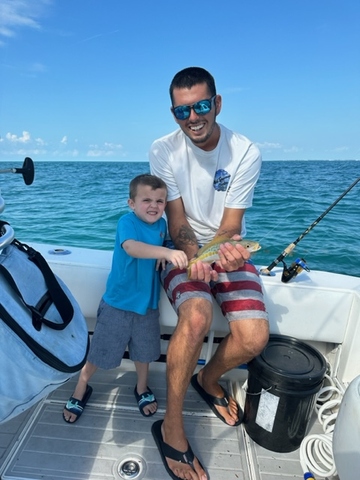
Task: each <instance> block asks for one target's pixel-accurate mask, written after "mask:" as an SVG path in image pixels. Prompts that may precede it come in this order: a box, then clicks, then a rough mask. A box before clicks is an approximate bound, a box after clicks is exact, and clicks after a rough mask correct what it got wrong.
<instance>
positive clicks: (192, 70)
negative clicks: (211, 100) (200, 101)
mask: <svg viewBox="0 0 360 480" xmlns="http://www.w3.org/2000/svg"><path fill="white" fill-rule="evenodd" d="M201 83H206V85H207V87H208V89H209V93H210V96H211V97H213V96H214V95H216V86H215V80H214V77H213V76H212V75H211V73H209V72H208V71H207V70H205V68H201V67H188V68H184V69H183V70H180V72H178V73H177V74H176V75H175V77H174V78H173V79H172V82H171V84H170V89H169V92H170V98H171V103H173V91H174V88H188V89H190V88H192V87H194V86H195V85H199V84H201Z"/></svg>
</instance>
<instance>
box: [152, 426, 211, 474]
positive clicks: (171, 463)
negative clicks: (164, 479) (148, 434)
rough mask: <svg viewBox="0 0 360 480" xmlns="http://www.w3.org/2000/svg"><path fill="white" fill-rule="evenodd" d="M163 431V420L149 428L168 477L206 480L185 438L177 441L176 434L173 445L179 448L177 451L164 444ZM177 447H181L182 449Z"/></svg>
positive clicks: (203, 471)
mask: <svg viewBox="0 0 360 480" xmlns="http://www.w3.org/2000/svg"><path fill="white" fill-rule="evenodd" d="M165 430H166V428H165V425H164V421H163V420H158V421H157V422H155V423H154V424H153V426H152V428H151V431H152V434H153V437H154V440H155V442H156V445H157V447H158V449H159V453H160V455H161V459H162V461H163V464H164V467H165V469H166V471H167V472H168V474H169V475H170V477H171V478H173V479H179V480H208V477H207V475H206V473H205V470H204V469H203V467H202V465H201V464H200V462H199V460H198V459H197V458H196V457H195V456H194V454H193V451H192V450H191V447H190V445H189V443H188V441H187V440H186V438H185V437H184V438H183V439H182V440H179V432H177V438H176V442H175V444H176V445H177V448H180V450H178V449H177V448H174V447H172V446H171V445H170V444H169V443H167V442H165V436H166V433H165ZM170 437H171V435H170V434H169V435H168V436H166V438H167V441H168V442H171V439H170ZM179 445H183V448H181V447H179Z"/></svg>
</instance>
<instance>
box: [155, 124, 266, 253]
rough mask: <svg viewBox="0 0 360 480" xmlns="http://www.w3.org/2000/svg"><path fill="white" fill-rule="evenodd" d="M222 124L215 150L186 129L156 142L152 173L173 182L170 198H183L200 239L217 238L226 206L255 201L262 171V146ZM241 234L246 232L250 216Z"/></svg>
mask: <svg viewBox="0 0 360 480" xmlns="http://www.w3.org/2000/svg"><path fill="white" fill-rule="evenodd" d="M219 126H220V139H219V142H218V144H217V146H216V148H215V149H214V150H212V151H210V152H207V151H204V150H202V149H201V148H199V147H197V146H196V145H195V144H194V143H193V142H192V141H191V140H190V139H189V138H188V137H187V136H186V135H185V134H184V132H183V131H182V130H181V129H178V130H176V131H175V132H173V133H170V134H169V135H166V136H164V137H162V138H160V139H158V140H155V142H154V143H153V144H152V146H151V149H150V153H149V160H150V168H151V173H152V174H154V175H157V176H158V177H160V178H162V179H163V180H164V182H165V183H166V184H167V187H168V201H171V200H176V199H177V198H180V197H181V198H182V201H183V204H184V208H185V214H186V217H187V220H188V222H189V224H190V226H191V227H192V229H193V230H194V233H195V235H196V237H197V239H198V242H199V243H200V244H204V243H206V242H209V241H210V240H212V239H213V238H214V235H215V233H216V232H217V230H218V229H219V226H220V223H221V219H222V217H223V213H224V208H225V207H227V208H242V209H246V208H249V207H251V205H252V200H253V194H254V188H255V185H256V182H257V180H258V178H259V175H260V168H261V161H262V160H261V154H260V151H259V149H258V148H257V147H256V145H254V144H253V143H252V142H250V140H248V139H247V138H246V137H244V136H243V135H240V134H238V133H234V132H232V131H231V130H229V129H228V128H226V127H224V126H223V125H219ZM239 233H240V234H241V236H242V237H244V236H245V234H246V228H245V217H244V219H243V225H242V230H241V232H239Z"/></svg>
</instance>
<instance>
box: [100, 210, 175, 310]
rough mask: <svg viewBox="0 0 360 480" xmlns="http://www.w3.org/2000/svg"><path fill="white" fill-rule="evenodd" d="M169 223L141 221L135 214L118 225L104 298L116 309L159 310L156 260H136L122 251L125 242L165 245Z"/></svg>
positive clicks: (131, 214) (127, 216) (158, 281)
mask: <svg viewBox="0 0 360 480" xmlns="http://www.w3.org/2000/svg"><path fill="white" fill-rule="evenodd" d="M165 235H166V221H165V219H164V218H160V219H159V220H158V221H157V222H155V223H153V224H151V225H150V224H148V223H145V222H143V221H142V220H140V219H139V218H138V217H137V216H136V215H135V213H134V212H131V213H128V214H126V215H123V216H122V217H121V218H120V220H119V222H118V225H117V229H116V238H115V247H114V253H113V259H112V266H111V271H110V274H109V277H108V280H107V284H106V291H105V293H104V295H103V299H104V300H105V302H106V303H108V304H109V305H111V306H112V307H115V308H119V309H121V310H128V311H131V312H136V313H139V314H140V315H145V313H146V311H147V309H148V308H152V309H155V308H158V305H159V299H160V279H159V273H158V272H157V271H156V269H155V268H156V260H155V259H147V258H146V259H145V258H134V257H131V256H130V255H128V254H127V253H126V252H125V250H124V249H123V248H122V244H123V242H124V241H125V240H136V241H139V242H144V243H148V244H151V245H158V246H162V245H163V243H164V239H165Z"/></svg>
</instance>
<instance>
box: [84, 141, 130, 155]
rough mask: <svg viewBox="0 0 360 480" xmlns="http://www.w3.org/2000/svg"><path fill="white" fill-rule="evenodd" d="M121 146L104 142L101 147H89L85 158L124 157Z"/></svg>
mask: <svg viewBox="0 0 360 480" xmlns="http://www.w3.org/2000/svg"><path fill="white" fill-rule="evenodd" d="M122 149H123V146H122V145H121V144H119V143H111V142H105V143H104V144H103V145H102V146H99V145H90V146H89V150H88V151H87V153H86V156H87V157H112V156H115V155H116V156H119V154H120V156H121V157H125V156H126V154H125V153H124V152H122Z"/></svg>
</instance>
